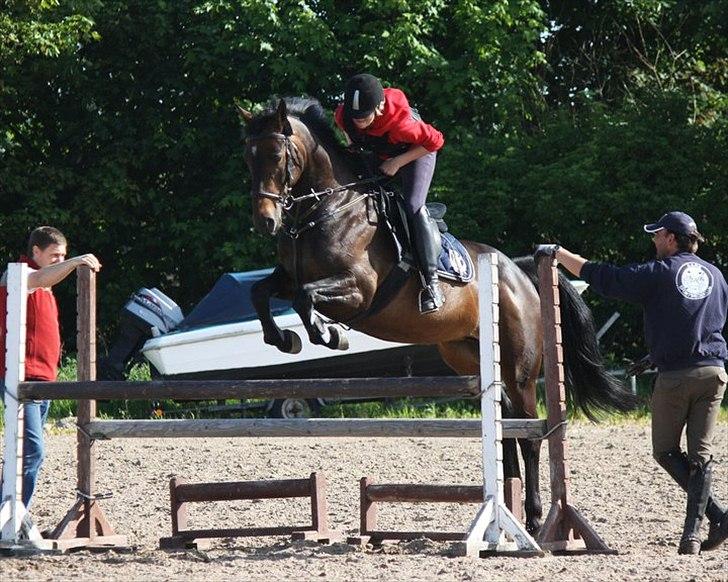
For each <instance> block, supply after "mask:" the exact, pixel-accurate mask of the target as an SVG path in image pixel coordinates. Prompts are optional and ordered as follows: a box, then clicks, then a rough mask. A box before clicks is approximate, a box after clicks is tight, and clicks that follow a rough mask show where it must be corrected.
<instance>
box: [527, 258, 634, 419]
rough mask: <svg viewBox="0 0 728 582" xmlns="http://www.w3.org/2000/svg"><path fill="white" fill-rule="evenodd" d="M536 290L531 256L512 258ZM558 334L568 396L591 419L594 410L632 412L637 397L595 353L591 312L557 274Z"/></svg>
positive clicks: (567, 281)
mask: <svg viewBox="0 0 728 582" xmlns="http://www.w3.org/2000/svg"><path fill="white" fill-rule="evenodd" d="M514 262H515V263H516V265H518V267H519V268H520V269H521V270H522V271H523V272H524V273H525V274H526V275H527V276H528V278H529V279H530V280H531V282H532V283H533V284H534V285H535V286H536V289H538V273H537V269H536V262H535V261H534V260H533V257H519V258H517V259H514ZM559 298H560V301H561V333H562V338H563V342H564V368H565V375H566V385H567V388H568V394H569V396H570V398H571V399H572V400H573V402H574V404H575V405H576V406H578V407H579V408H581V410H582V411H583V412H584V414H586V416H587V417H588V418H589V419H591V420H596V414H595V411H599V410H601V411H607V412H610V411H615V410H616V411H619V412H627V411H629V410H633V409H634V408H635V406H636V405H637V398H636V396H635V395H633V394H632V392H631V390H629V389H628V388H627V386H626V385H625V384H624V383H623V382H620V381H619V380H617V379H616V378H615V377H614V376H612V375H611V374H609V372H607V370H606V368H605V366H604V359H603V358H602V355H601V352H600V351H599V344H598V343H597V334H596V329H595V326H594V318H593V317H592V313H591V311H590V309H589V307H588V306H587V304H586V303H584V300H583V299H582V298H581V296H580V295H579V292H578V291H577V290H576V288H575V287H574V286H573V285H572V284H571V283H569V280H568V279H567V278H566V277H565V276H564V274H563V273H561V272H559Z"/></svg>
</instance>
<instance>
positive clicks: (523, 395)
mask: <svg viewBox="0 0 728 582" xmlns="http://www.w3.org/2000/svg"><path fill="white" fill-rule="evenodd" d="M239 112H240V116H241V118H242V119H243V122H244V125H245V126H246V127H245V129H246V136H247V137H246V142H245V161H246V163H247V165H248V168H249V170H250V174H251V192H250V193H251V197H252V207H253V208H252V213H253V222H254V225H255V227H256V229H257V230H258V231H260V232H261V233H263V234H267V235H271V236H276V237H277V244H278V261H279V263H278V265H277V266H276V268H275V269H274V271H273V273H272V274H271V275H270V276H269V277H267V278H265V279H262V280H261V281H260V282H259V283H258V284H256V285H255V286H254V288H253V290H252V293H251V295H252V301H253V304H254V306H255V309H256V311H257V313H258V316H259V318H260V321H261V324H262V328H263V335H264V341H265V342H266V343H268V344H271V345H274V346H276V347H277V348H278V349H280V350H282V351H284V352H290V353H295V352H297V351H299V350H300V349H301V340H300V338H298V336H297V335H296V334H295V333H294V332H291V331H290V330H281V329H280V328H279V327H278V326H277V325H276V323H275V321H274V319H273V317H272V315H271V312H270V305H269V302H270V298H271V297H280V298H284V299H289V300H292V302H293V308H294V309H295V310H296V312H297V313H298V314H299V315H300V317H301V319H302V321H303V323H304V326H305V329H306V331H307V333H308V336H309V340H310V341H311V342H312V343H314V344H320V345H326V346H328V347H330V348H332V349H345V348H346V347H347V345H348V344H347V340H346V337H345V334H344V331H343V330H342V328H341V326H339V325H337V324H336V323H334V322H345V323H348V325H350V326H351V327H353V328H354V329H357V330H359V331H362V332H364V333H366V334H369V335H372V336H375V337H377V338H380V339H383V340H389V341H395V342H403V343H413V344H436V345H437V347H438V349H439V351H440V354H441V355H442V357H443V359H444V360H445V362H446V363H447V364H448V365H449V366H450V367H451V368H452V369H453V370H454V371H455V372H456V373H458V374H461V375H464V374H468V375H471V374H472V375H476V374H479V372H480V364H479V359H478V358H479V353H478V352H479V347H478V332H479V330H478V321H479V316H478V283H477V280H474V281H472V282H470V283H467V284H456V283H452V282H449V281H444V280H443V281H441V283H440V285H441V286H442V289H443V292H444V294H445V297H446V301H445V304H444V305H443V306H442V307H441V308H440V309H439V310H438V311H436V312H433V313H428V314H424V315H423V314H421V313H420V312H419V309H418V301H417V297H418V293H419V290H420V283H419V278H418V277H416V276H410V277H409V279H408V280H407V281H406V283H405V284H404V285H403V286H402V287H401V288H400V289H399V291H398V292H397V293H396V294H395V295H394V296H393V297H392V298H391V300H390V301H389V302H388V303H387V304H386V305H384V306H383V307H382V308H381V309H379V310H378V311H377V312H375V313H371V314H369V311H368V309H369V307H370V306H371V304H372V301H373V298H374V297H375V293H376V292H377V289H378V288H379V287H380V286H381V284H382V282H383V281H384V280H385V278H386V277H387V274H388V273H389V272H390V271H391V270H392V269H393V267H394V264H395V249H394V246H393V244H392V242H391V238H390V236H389V234H388V233H387V232H385V229H386V228H387V227H386V226H385V225H384V221H383V220H381V219H379V218H378V217H377V215H376V213H375V212H373V210H372V205H371V204H370V203H369V202H368V201H369V199H370V196H369V193H368V191H367V185H366V184H362V182H361V181H359V182H357V180H359V178H358V177H357V174H356V170H357V168H358V165H357V159H356V156H354V155H353V154H352V153H350V152H349V151H348V150H346V149H345V148H344V147H343V146H342V145H341V143H340V142H339V141H338V140H337V137H336V134H335V132H334V130H333V128H332V126H331V123H330V122H329V120H328V118H327V117H326V114H325V112H324V110H323V108H322V107H321V105H320V104H319V103H318V102H317V101H315V100H313V99H299V98H285V99H280V100H278V101H277V103H276V102H275V101H273V102H271V104H270V105H269V106H268V108H267V109H266V110H265V111H263V112H262V113H259V114H257V115H252V114H251V113H250V112H248V111H245V110H243V109H242V108H239ZM342 185H343V186H342ZM462 242H463V244H464V245H465V247H466V249H467V251H468V253H469V254H470V256H471V257H472V258H473V260H474V261H475V262H476V264H477V255H478V254H480V253H486V252H498V251H496V249H494V248H493V247H491V246H489V245H486V244H481V243H477V242H470V241H462ZM498 254H499V266H498V271H499V273H498V276H499V293H498V294H499V300H500V322H499V331H500V348H501V366H502V379H503V382H504V384H505V394H504V399H503V405H504V410H503V413H504V416H509V417H515V418H536V417H537V413H536V380H537V378H538V376H539V373H540V368H541V351H542V341H543V330H542V325H541V315H540V307H539V295H538V289H537V286H536V285H537V281H536V270H535V264H534V261H533V259H532V258H530V257H528V258H522V259H518V260H517V262H514V261H513V260H511V259H509V258H508V257H506V256H505V255H503V254H502V253H500V252H499V253H498ZM560 295H561V309H562V325H563V334H564V344H565V348H564V351H565V357H566V361H565V369H566V376H567V386H568V388H569V394H570V398H571V399H572V401H573V402H574V403H575V404H576V405H577V406H579V407H580V408H581V409H582V410H583V411H584V412H585V413H586V414H587V415H588V416H589V417H590V418H592V419H593V418H594V411H595V410H619V411H625V410H629V409H631V408H632V407H633V405H634V399H633V397H632V394H631V392H629V391H628V390H627V389H626V388H625V387H624V386H623V385H622V384H621V383H619V382H617V381H616V380H615V379H614V378H612V377H611V376H609V375H608V374H607V373H606V370H605V368H604V366H603V364H602V361H601V357H600V356H599V350H598V347H597V342H596V334H595V330H594V324H593V320H592V318H591V313H590V311H589V309H588V308H587V306H586V305H585V303H584V302H583V300H582V299H581V297H580V296H579V294H578V293H577V292H576V290H575V289H574V287H573V286H572V285H571V284H570V283H568V281H567V280H566V279H565V278H564V277H563V275H562V276H561V281H560ZM321 315H323V316H325V317H326V318H328V319H324V318H323V317H322V316H321ZM506 395H507V398H506ZM503 445H504V474H505V476H506V477H518V478H520V468H519V464H518V458H517V452H516V445H515V441H514V440H513V439H508V440H505V441H504V443H503ZM519 445H520V448H521V453H522V455H523V458H524V467H525V477H526V479H525V490H526V499H525V511H526V526H527V528H528V530H529V531H530V532H532V533H534V534H535V533H536V532H537V531H538V529H539V527H540V525H541V517H542V508H541V499H540V493H539V475H538V465H539V455H540V447H541V442H540V441H539V440H537V441H531V440H526V439H519Z"/></svg>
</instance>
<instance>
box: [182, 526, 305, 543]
mask: <svg viewBox="0 0 728 582" xmlns="http://www.w3.org/2000/svg"><path fill="white" fill-rule="evenodd" d="M309 530H311V524H310V523H307V524H305V525H292V526H288V525H285V526H277V527H243V528H224V529H186V530H181V531H180V532H179V533H178V534H176V535H175V536H174V537H175V538H178V539H187V540H193V539H195V538H241V537H250V536H280V535H291V534H293V533H295V532H299V531H309Z"/></svg>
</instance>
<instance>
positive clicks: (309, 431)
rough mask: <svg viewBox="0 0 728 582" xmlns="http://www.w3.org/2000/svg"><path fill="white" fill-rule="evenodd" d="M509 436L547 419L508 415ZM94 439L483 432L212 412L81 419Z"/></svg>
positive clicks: (539, 428) (465, 424) (463, 422)
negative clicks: (214, 414)
mask: <svg viewBox="0 0 728 582" xmlns="http://www.w3.org/2000/svg"><path fill="white" fill-rule="evenodd" d="M503 422H504V423H506V426H505V427H504V429H503V435H504V436H505V437H506V438H540V437H542V436H543V435H544V434H545V432H546V431H545V427H546V422H545V421H544V420H539V419H534V420H531V419H505V420H504V421H503ZM82 428H83V430H84V431H85V432H86V433H88V434H89V435H91V437H93V438H94V439H98V440H108V439H116V438H182V437H187V438H190V437H207V438H209V437H226V438H230V437H236V438H237V437H249V438H259V437H327V438H328V437H357V438H398V437H424V438H480V437H481V434H482V423H481V422H480V421H479V420H468V419H430V418H422V419H420V418H415V419H398V418H394V419H382V418H345V419H342V418H289V419H286V418H274V419H271V418H210V419H204V418H201V419H169V420H94V421H92V422H89V423H88V424H85V425H82Z"/></svg>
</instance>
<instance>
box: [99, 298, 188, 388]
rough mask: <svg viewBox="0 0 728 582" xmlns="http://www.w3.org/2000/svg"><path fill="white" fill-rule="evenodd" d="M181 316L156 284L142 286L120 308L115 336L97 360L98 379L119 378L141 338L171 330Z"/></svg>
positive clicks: (143, 339)
mask: <svg viewBox="0 0 728 582" xmlns="http://www.w3.org/2000/svg"><path fill="white" fill-rule="evenodd" d="M183 319H184V316H183V315H182V310H181V309H180V308H179V306H178V305H177V304H176V303H175V302H174V301H172V300H171V299H170V298H169V297H167V296H166V295H165V294H164V293H162V292H161V291H160V290H159V289H157V288H156V287H155V288H153V289H147V288H146V287H142V288H141V289H139V291H137V292H136V293H134V294H132V296H131V297H130V298H129V301H127V303H126V304H125V305H124V307H123V308H122V310H121V318H120V322H119V337H118V338H117V340H116V341H115V342H114V344H113V345H112V346H111V349H110V350H109V353H108V354H107V355H106V357H103V358H100V359H99V362H98V371H97V377H98V379H99V380H123V379H124V371H125V370H126V367H127V365H128V364H129V362H130V361H131V360H132V358H134V357H135V356H136V355H137V354H138V353H139V350H141V348H142V346H143V345H144V342H146V341H147V340H148V339H149V338H152V337H157V336H159V335H163V334H165V333H169V332H170V331H173V330H175V329H176V328H177V326H179V324H180V322H181V321H182V320H183Z"/></svg>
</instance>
